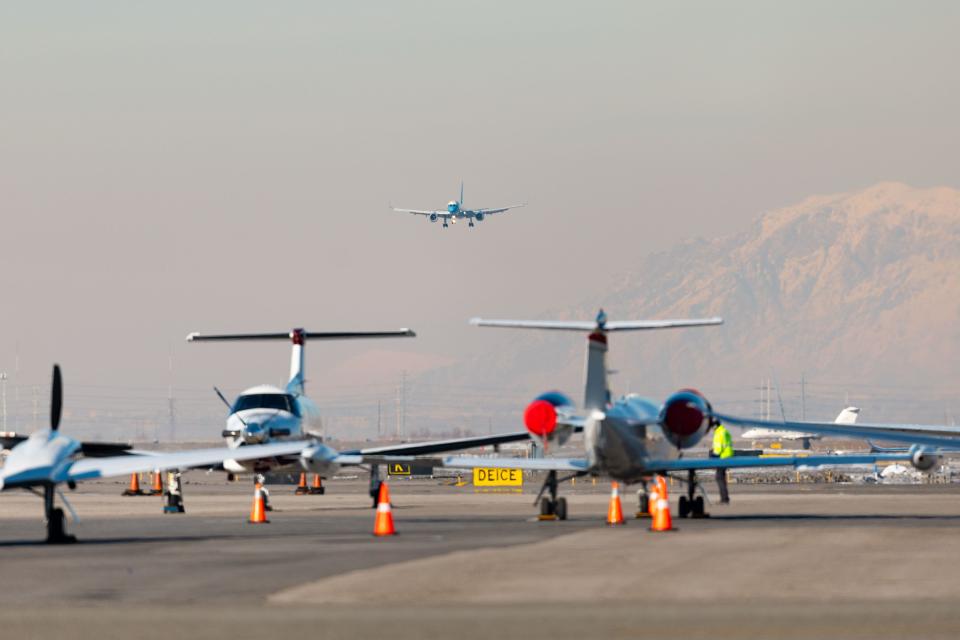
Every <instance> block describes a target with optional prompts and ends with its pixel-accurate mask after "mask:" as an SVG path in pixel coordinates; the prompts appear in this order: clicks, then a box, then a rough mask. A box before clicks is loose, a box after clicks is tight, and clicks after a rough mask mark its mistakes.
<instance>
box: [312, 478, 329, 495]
mask: <svg viewBox="0 0 960 640" xmlns="http://www.w3.org/2000/svg"><path fill="white" fill-rule="evenodd" d="M325 491H326V489H324V488H323V482H322V481H321V480H320V474H319V473H315V474H313V485H312V486H311V487H310V494H311V495H315V496H317V495H323V493H324V492H325Z"/></svg>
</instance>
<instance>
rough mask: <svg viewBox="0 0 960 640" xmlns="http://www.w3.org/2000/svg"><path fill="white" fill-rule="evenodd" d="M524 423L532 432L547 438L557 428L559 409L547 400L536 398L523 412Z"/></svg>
mask: <svg viewBox="0 0 960 640" xmlns="http://www.w3.org/2000/svg"><path fill="white" fill-rule="evenodd" d="M523 424H525V425H526V426H527V431H529V432H530V433H532V434H534V435H536V436H540V437H541V438H545V437H547V436H549V435H550V434H551V433H553V430H554V429H556V428H557V410H556V409H555V408H554V406H553V405H552V404H551V403H549V402H547V401H546V400H534V401H533V402H531V403H530V404H529V405H527V408H526V410H525V411H524V412H523Z"/></svg>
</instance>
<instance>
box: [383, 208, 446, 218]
mask: <svg viewBox="0 0 960 640" xmlns="http://www.w3.org/2000/svg"><path fill="white" fill-rule="evenodd" d="M391 208H392V209H393V210H394V211H399V212H400V213H412V214H414V215H418V216H432V215H436V216H437V217H438V218H449V217H450V216H451V214H450V212H449V211H424V210H422V209H397V208H396V207H391Z"/></svg>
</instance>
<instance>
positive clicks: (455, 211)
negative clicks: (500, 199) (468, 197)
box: [392, 182, 527, 229]
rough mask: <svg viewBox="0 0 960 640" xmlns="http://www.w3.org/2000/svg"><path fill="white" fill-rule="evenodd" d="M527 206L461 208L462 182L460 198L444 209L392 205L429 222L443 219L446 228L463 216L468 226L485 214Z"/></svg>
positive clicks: (484, 216) (400, 210)
mask: <svg viewBox="0 0 960 640" xmlns="http://www.w3.org/2000/svg"><path fill="white" fill-rule="evenodd" d="M525 206H527V205H526V203H524V204H512V205H510V206H509V207H497V208H492V209H464V208H463V183H462V182H461V183H460V199H459V200H451V201H450V202H448V203H447V209H446V211H436V210H424V209H397V208H396V207H392V208H393V210H394V211H399V212H401V213H412V214H414V215H418V216H426V217H427V218H429V220H430V222H436V221H437V220H443V227H444V229H446V228H447V226H448V223H451V222H452V223H453V224H456V222H457V219H458V218H463V219H464V220H467V221H469V226H471V227H472V226H474V224H473V223H474V221H476V222H483V220H484V218H486V217H487V216H492V215H493V214H495V213H503V212H505V211H509V210H510V209H518V208H520V207H525Z"/></svg>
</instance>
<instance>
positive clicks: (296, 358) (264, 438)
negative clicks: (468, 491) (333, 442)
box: [187, 328, 529, 506]
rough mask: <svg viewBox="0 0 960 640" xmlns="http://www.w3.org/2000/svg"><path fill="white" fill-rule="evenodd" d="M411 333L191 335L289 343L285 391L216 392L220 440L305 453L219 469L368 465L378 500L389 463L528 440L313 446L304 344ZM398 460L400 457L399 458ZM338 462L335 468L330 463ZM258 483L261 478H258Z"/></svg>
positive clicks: (521, 436) (236, 446)
mask: <svg viewBox="0 0 960 640" xmlns="http://www.w3.org/2000/svg"><path fill="white" fill-rule="evenodd" d="M415 336H416V334H415V333H414V332H413V331H411V330H410V329H397V330H395V331H323V332H317V331H307V330H306V329H301V328H297V329H291V330H290V331H289V332H283V333H243V334H200V333H191V334H190V335H188V336H187V342H216V341H221V342H222V341H255V340H256V341H258V340H274V341H275V340H283V341H285V340H289V341H290V342H291V344H292V352H291V355H290V378H289V381H288V382H287V384H286V386H285V387H284V388H283V389H280V388H279V387H274V386H271V385H259V386H256V387H251V388H249V389H247V390H246V391H243V392H241V393H240V395H239V396H237V398H236V400H234V401H233V403H230V402H229V401H228V400H227V399H226V397H224V395H223V394H222V393H221V392H220V391H219V389H217V388H216V387H214V390H215V391H216V393H217V395H218V396H219V397H220V399H221V400H222V401H223V403H224V404H226V405H227V407H228V409H229V414H228V415H227V421H226V427H225V428H224V430H223V432H222V436H223V437H224V438H225V439H226V442H227V446H228V447H230V449H231V450H233V451H245V450H246V449H245V447H248V446H250V445H257V444H267V443H291V442H294V443H296V442H300V443H302V444H301V446H302V447H305V448H306V452H305V453H303V454H302V455H301V452H300V451H295V452H293V453H291V454H288V455H278V456H269V457H267V456H264V457H257V458H253V457H249V456H247V457H244V458H242V459H240V458H228V459H227V460H224V461H223V465H222V467H223V469H224V470H225V471H227V472H228V473H230V474H248V473H253V474H258V475H259V474H263V473H267V472H270V471H280V470H284V469H293V468H298V470H299V467H303V468H305V469H307V470H310V471H314V472H317V473H320V474H321V475H322V476H324V477H329V476H330V475H333V473H335V472H336V470H337V469H339V467H340V466H343V465H360V464H367V465H370V497H371V498H372V499H373V500H374V506H376V500H377V497H378V496H379V493H380V472H379V469H380V466H379V465H380V464H381V463H383V464H387V463H389V462H390V461H395V462H410V461H412V460H413V458H412V456H417V455H426V454H435V453H443V452H449V451H458V450H464V449H471V448H474V447H481V446H488V445H493V446H496V445H500V444H504V443H507V442H518V441H524V440H528V439H529V435H528V434H527V433H526V432H525V431H519V432H512V433H505V434H499V435H488V436H478V437H469V438H456V439H451V440H435V441H431V442H415V443H406V444H398V445H389V446H384V447H370V448H366V449H354V450H350V451H343V452H337V451H334V450H333V449H331V448H330V447H327V446H323V447H322V449H321V448H318V447H317V444H318V443H319V442H320V440H321V436H320V432H319V429H320V411H319V409H318V408H317V405H316V404H314V403H313V402H312V401H311V400H310V398H308V397H307V395H306V393H305V390H304V349H305V346H306V343H307V341H308V340H356V339H364V338H412V337H415ZM397 456H400V457H397ZM334 458H337V461H336V463H335V464H334V462H333V459H334ZM258 479H259V480H261V481H262V478H258Z"/></svg>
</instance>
